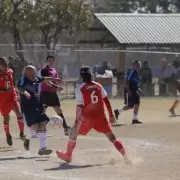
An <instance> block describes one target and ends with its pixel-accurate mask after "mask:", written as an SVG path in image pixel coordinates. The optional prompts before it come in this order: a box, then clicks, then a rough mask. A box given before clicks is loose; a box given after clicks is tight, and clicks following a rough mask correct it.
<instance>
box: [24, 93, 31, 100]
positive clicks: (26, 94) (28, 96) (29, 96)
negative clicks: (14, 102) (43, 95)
mask: <svg viewBox="0 0 180 180" xmlns="http://www.w3.org/2000/svg"><path fill="white" fill-rule="evenodd" d="M24 95H25V96H26V98H27V99H30V98H31V95H30V94H29V93H28V92H27V91H25V92H24Z"/></svg>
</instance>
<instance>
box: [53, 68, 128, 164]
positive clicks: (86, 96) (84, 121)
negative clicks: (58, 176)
mask: <svg viewBox="0 0 180 180" xmlns="http://www.w3.org/2000/svg"><path fill="white" fill-rule="evenodd" d="M80 76H81V79H82V81H83V83H82V84H81V85H80V86H79V87H78V88H77V89H76V104H77V107H76V120H75V123H74V126H73V128H72V131H71V133H70V138H69V141H68V144H67V151H66V153H63V152H61V151H56V154H57V156H58V157H59V158H60V159H62V160H64V161H66V162H71V160H72V153H73V150H74V148H75V146H76V140H77V136H78V135H86V134H88V132H89V131H90V130H91V129H95V130H96V131H97V132H99V133H103V134H105V136H106V137H107V138H108V139H109V140H110V141H111V142H112V143H113V145H114V146H115V148H116V149H117V150H118V151H119V152H120V153H121V154H122V156H123V157H124V159H125V160H126V161H127V162H130V161H129V158H128V156H127V153H126V151H125V149H124V146H123V144H122V142H121V141H120V140H117V139H116V137H115V135H114V133H113V132H112V130H111V126H110V124H113V123H115V122H116V120H115V118H114V116H113V112H112V108H111V104H110V102H109V100H108V97H107V94H106V92H105V90H104V89H103V87H102V86H101V85H100V84H99V83H96V82H94V81H92V77H93V76H92V72H91V69H90V68H89V67H82V68H81V69H80ZM104 104H105V105H106V108H107V110H108V112H109V122H108V121H107V119H106V116H105V112H104Z"/></svg>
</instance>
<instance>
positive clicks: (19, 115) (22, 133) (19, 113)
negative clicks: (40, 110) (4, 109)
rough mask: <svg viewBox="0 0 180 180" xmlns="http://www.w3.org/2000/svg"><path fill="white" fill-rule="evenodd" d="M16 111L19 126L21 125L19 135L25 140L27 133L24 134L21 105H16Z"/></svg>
mask: <svg viewBox="0 0 180 180" xmlns="http://www.w3.org/2000/svg"><path fill="white" fill-rule="evenodd" d="M14 113H15V114H16V117H17V123H18V126H19V131H20V134H19V137H20V139H22V140H23V141H24V139H25V135H24V121H23V118H22V113H21V111H20V108H19V107H15V108H14Z"/></svg>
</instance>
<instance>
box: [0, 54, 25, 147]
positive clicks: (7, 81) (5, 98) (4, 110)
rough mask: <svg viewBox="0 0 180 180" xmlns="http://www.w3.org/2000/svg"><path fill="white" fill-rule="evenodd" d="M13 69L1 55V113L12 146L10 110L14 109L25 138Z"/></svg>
mask: <svg viewBox="0 0 180 180" xmlns="http://www.w3.org/2000/svg"><path fill="white" fill-rule="evenodd" d="M13 81H14V80H13V71H12V69H9V68H8V64H7V61H6V59H5V58H3V57H0V113H1V115H2V116H3V119H4V131H5V133H6V140H7V144H8V145H9V146H12V144H13V143H12V136H11V133H10V130H9V121H10V112H11V110H13V111H14V112H15V114H16V117H17V122H18V126H19V130H20V138H21V139H22V140H24V137H25V136H24V121H23V119H22V114H21V111H20V107H19V103H18V97H17V92H16V89H15V87H14V82H13Z"/></svg>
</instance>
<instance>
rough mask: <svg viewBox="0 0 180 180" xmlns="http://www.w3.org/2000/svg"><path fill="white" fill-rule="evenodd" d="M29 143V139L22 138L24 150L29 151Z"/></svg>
mask: <svg viewBox="0 0 180 180" xmlns="http://www.w3.org/2000/svg"><path fill="white" fill-rule="evenodd" d="M29 145H30V140H29V139H25V140H24V148H25V150H26V151H29Z"/></svg>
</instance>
